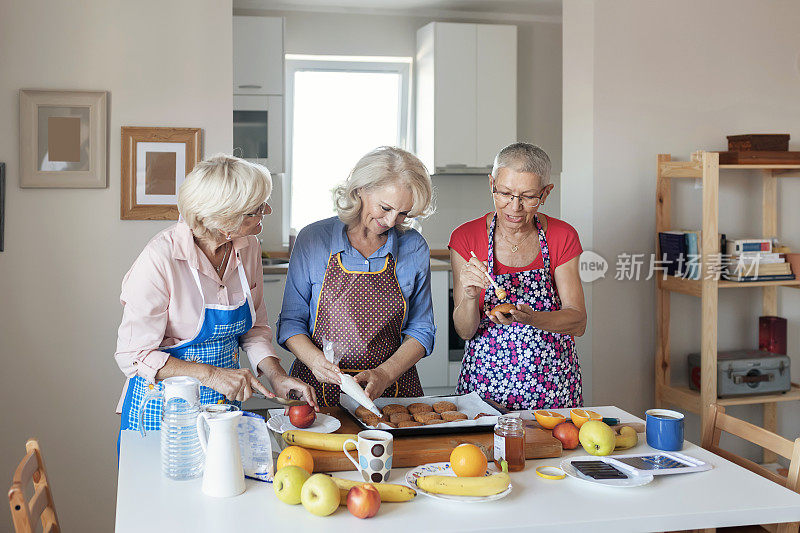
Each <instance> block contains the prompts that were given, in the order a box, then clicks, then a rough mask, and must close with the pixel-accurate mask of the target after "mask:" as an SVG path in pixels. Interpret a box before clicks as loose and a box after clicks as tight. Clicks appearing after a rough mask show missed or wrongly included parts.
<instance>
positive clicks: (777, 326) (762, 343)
mask: <svg viewBox="0 0 800 533" xmlns="http://www.w3.org/2000/svg"><path fill="white" fill-rule="evenodd" d="M758 349H759V350H761V351H763V352H772V353H777V354H781V355H786V319H785V318H781V317H779V316H760V317H758Z"/></svg>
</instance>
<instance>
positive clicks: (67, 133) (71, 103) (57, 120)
mask: <svg viewBox="0 0 800 533" xmlns="http://www.w3.org/2000/svg"><path fill="white" fill-rule="evenodd" d="M107 102H108V98H107V93H106V92H105V91H41V90H33V89H22V90H20V92H19V160H20V174H19V176H20V178H19V185H20V187H39V188H80V189H83V188H103V187H106V186H107V183H108V180H107V175H108V171H107V168H108V166H107V157H106V154H107V151H108V136H107V132H108V130H107V127H106V121H107V116H108V114H107Z"/></svg>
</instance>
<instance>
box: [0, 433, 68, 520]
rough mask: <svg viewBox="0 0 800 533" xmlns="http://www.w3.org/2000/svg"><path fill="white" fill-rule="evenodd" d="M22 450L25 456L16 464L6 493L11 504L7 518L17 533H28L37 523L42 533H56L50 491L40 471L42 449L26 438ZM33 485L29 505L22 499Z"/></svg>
mask: <svg viewBox="0 0 800 533" xmlns="http://www.w3.org/2000/svg"><path fill="white" fill-rule="evenodd" d="M25 448H26V449H27V450H28V453H27V454H25V457H24V458H23V459H22V461H20V463H19V466H18V467H17V471H16V472H14V479H13V481H12V483H11V489H10V490H9V491H8V501H9V504H10V505H11V518H12V519H13V521H14V528H15V529H16V531H17V533H32V532H33V531H34V530H35V527H34V524H36V522H39V521H41V524H42V531H43V533H59V532H60V531H61V527H60V526H59V524H58V516H57V515H56V507H55V504H54V503H53V494H52V493H51V492H50V483H49V482H48V480H47V473H46V472H45V469H44V460H43V459H42V450H41V448H40V447H39V442H38V441H37V440H36V439H30V440H29V441H28V442H27V443H26V444H25ZM31 482H33V489H34V491H33V497H32V498H31V500H30V502H28V500H27V499H26V498H25V489H26V488H27V487H28V486H29V485H30V483H31Z"/></svg>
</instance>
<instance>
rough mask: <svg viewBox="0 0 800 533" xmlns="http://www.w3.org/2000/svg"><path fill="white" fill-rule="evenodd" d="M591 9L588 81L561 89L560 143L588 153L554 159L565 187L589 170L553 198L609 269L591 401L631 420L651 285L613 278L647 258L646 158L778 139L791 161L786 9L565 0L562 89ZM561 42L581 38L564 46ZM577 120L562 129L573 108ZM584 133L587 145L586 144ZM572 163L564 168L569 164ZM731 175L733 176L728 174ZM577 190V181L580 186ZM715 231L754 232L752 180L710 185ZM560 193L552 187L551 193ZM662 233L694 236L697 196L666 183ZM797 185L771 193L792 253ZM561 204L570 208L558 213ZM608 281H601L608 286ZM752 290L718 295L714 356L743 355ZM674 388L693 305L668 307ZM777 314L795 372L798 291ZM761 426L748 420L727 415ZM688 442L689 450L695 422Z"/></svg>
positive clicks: (650, 203)
mask: <svg viewBox="0 0 800 533" xmlns="http://www.w3.org/2000/svg"><path fill="white" fill-rule="evenodd" d="M587 9H588V10H593V11H594V17H593V19H594V22H593V28H592V32H593V47H592V48H591V49H588V50H586V51H585V53H586V54H588V55H590V57H591V65H592V66H593V76H592V80H591V85H590V86H589V87H588V90H590V91H591V95H590V96H588V97H587V95H585V94H580V93H579V92H577V91H568V90H566V89H565V91H564V109H565V126H564V142H565V145H566V144H567V142H568V141H569V140H574V139H584V141H583V142H585V143H586V146H590V147H591V150H592V152H591V153H583V154H572V153H570V152H568V151H567V150H566V149H565V156H564V169H565V180H566V179H568V178H571V176H569V175H568V174H569V170H570V169H571V168H573V163H576V164H582V163H583V162H585V161H592V160H593V162H592V176H591V182H587V185H588V186H591V187H593V189H594V195H593V198H591V199H590V198H587V197H586V196H585V195H576V196H575V197H567V196H564V197H562V205H563V206H564V210H565V212H566V210H567V208H566V205H567V204H568V203H569V204H570V208H569V210H570V211H573V210H577V211H580V210H582V209H586V210H592V211H593V213H594V214H593V224H594V228H593V234H594V243H593V244H594V246H593V249H594V250H595V251H597V252H598V253H600V254H601V255H603V256H604V257H605V258H606V259H607V260H608V261H609V263H610V272H609V274H610V276H607V277H606V279H605V280H603V281H598V282H595V283H594V285H593V287H592V289H593V302H592V304H593V305H592V310H591V314H592V324H593V327H592V358H593V371H592V376H591V379H592V380H593V389H594V403H595V404H597V405H604V404H616V405H619V406H621V407H623V408H625V409H627V410H629V411H632V412H634V413H637V414H640V415H641V414H642V413H643V411H644V410H645V409H646V408H648V407H650V406H652V404H653V392H654V386H653V381H654V377H653V375H654V370H653V360H654V353H655V326H656V325H655V289H654V282H653V281H638V282H635V281H615V280H614V279H613V277H614V273H615V272H614V268H615V264H616V257H617V255H618V254H619V253H621V252H643V253H648V254H649V253H652V252H654V232H655V209H654V206H655V167H656V154H658V153H672V154H673V158H674V159H683V160H686V159H687V158H688V157H689V155H690V153H691V152H692V151H694V150H697V149H706V150H724V149H725V148H726V146H727V144H726V139H725V136H726V135H731V134H736V133H790V134H791V135H792V142H791V143H790V149H794V150H800V144H798V143H799V142H800V99H798V97H797V95H798V89H800V76H798V70H797V58H798V50H800V33H798V32H797V27H798V24H800V4H798V3H797V2H791V1H788V0H786V1H784V0H776V1H773V2H750V1H747V0H730V1H728V0H726V1H723V0H704V1H700V2H698V1H696V0H674V1H673V2H670V3H669V6H668V8H667V6H665V4H664V2H660V1H657V0H635V1H634V0H604V1H603V2H592V1H591V0H565V2H564V36H565V42H564V49H565V54H564V58H565V63H564V86H565V88H566V87H569V86H572V85H575V84H576V83H580V82H581V80H585V79H586V73H585V71H584V65H585V62H586V59H587V57H586V56H584V57H579V56H572V55H568V53H567V50H568V49H569V48H570V46H571V44H570V43H568V42H567V39H568V38H571V37H572V36H573V35H574V34H573V31H574V30H575V28H576V27H577V28H581V27H582V25H583V24H585V13H586V10H587ZM574 38H575V39H578V40H581V39H584V37H583V36H581V35H575V36H574ZM587 100H590V101H591V106H590V108H583V107H582V109H583V111H582V112H583V113H584V114H585V118H586V120H585V121H584V122H580V121H578V120H569V121H568V120H567V119H566V118H567V114H566V113H567V112H566V110H568V109H570V108H572V107H573V105H575V106H584V105H585V104H586V102H587ZM586 136H589V139H590V140H589V141H586V140H585V139H586V138H587V137H586ZM573 158H574V159H573ZM737 172H740V171H737ZM581 178H582V179H585V178H586V176H582V177H581ZM720 183H721V186H720V231H721V232H724V233H726V234H727V235H728V236H729V237H731V236H740V237H744V236H750V235H755V236H758V235H760V231H761V212H760V211H761V207H760V206H761V202H760V198H761V188H760V179H759V178H758V176H757V175H755V174H747V173H736V174H731V172H730V171H728V172H725V173H724V174H723V177H722V178H721V180H720ZM565 190H566V189H565ZM673 198H674V199H673V202H672V203H673V222H674V223H675V226H676V229H678V228H699V227H700V191H699V190H695V189H694V188H693V184H692V183H691V182H688V183H681V184H678V185H677V186H675V185H674V186H673ZM797 201H800V182H799V181H798V180H789V179H787V180H782V181H781V182H780V185H779V203H780V208H781V215H780V219H779V223H778V228H779V235H780V236H781V237H783V239H784V240H785V241H786V242H787V243H788V244H790V245H792V246H793V247H794V248H798V247H800V233H798V231H797V228H798V225H799V224H798V223H799V222H800V213H798V211H797V209H796V208H795V207H794V206H795V205H796V203H797ZM572 204H575V205H572ZM609 278H610V279H609ZM760 297H761V295H760V291H759V290H758V289H746V290H729V291H721V293H720V320H719V339H720V341H719V342H720V344H719V348H720V349H731V348H737V347H751V348H753V347H757V342H758V338H757V335H758V331H757V323H758V315H759V314H760V309H761V305H760ZM672 302H673V303H672V332H673V335H672V337H671V339H672V359H673V361H674V362H675V369H674V371H673V376H674V379H675V380H678V379H685V377H684V376H685V357H686V354H687V353H689V352H692V351H698V347H699V342H700V328H699V321H700V306H699V301H698V300H697V299H695V298H691V297H688V296H682V295H675V296H673V297H672ZM779 314H780V315H781V316H784V317H786V318H788V319H789V330H790V335H789V351H790V355H791V356H792V360H793V364H794V367H795V370H794V371H793V374H794V376H795V381H796V380H797V376H798V375H800V369H799V368H798V367H800V357H798V354H800V336H799V335H798V328H797V325H798V321H799V320H800V292H799V291H795V290H791V289H781V292H779ZM779 406H780V407H779V411H778V412H779V427H780V431H781V433H782V434H784V435H786V436H788V437H791V438H794V437H796V436H797V435H798V433H800V417H798V416H797V412H798V404H797V403H796V402H791V403H786V404H779ZM731 412H732V413H733V414H734V415H735V416H742V417H746V418H749V419H751V420H752V421H754V422H755V423H761V416H760V414H759V413H760V409H756V408H754V407H744V408H737V409H731ZM690 422H691V424H690V425H691V429H692V431H690V432H689V434H688V436H689V438H691V439H694V440H695V441H696V440H697V439H698V438H699V434H698V433H697V426H698V424H697V418H696V417H692V420H691V421H690Z"/></svg>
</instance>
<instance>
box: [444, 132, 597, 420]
mask: <svg viewBox="0 0 800 533" xmlns="http://www.w3.org/2000/svg"><path fill="white" fill-rule="evenodd" d="M489 187H490V190H491V192H492V197H493V199H494V206H495V211H494V212H491V213H488V214H486V215H485V216H482V217H480V218H478V219H476V220H473V221H470V222H467V223H465V224H462V225H461V226H459V227H458V228H456V230H455V231H454V232H453V234H452V235H451V237H450V244H449V248H450V259H451V262H452V266H453V287H454V291H453V293H454V294H453V298H454V303H455V311H454V312H453V320H454V322H455V327H456V331H457V332H458V334H459V336H461V338H463V339H465V340H466V341H467V343H466V348H465V351H464V359H463V361H462V365H461V373H460V375H459V378H458V386H457V388H456V392H457V393H458V394H464V393H467V392H471V391H477V392H478V394H479V395H480V396H481V397H483V398H488V399H492V400H494V401H496V402H498V403H500V404H502V405H505V406H506V407H508V408H509V409H531V408H533V409H541V408H558V407H577V406H580V405H582V404H583V397H582V386H581V372H580V366H579V364H578V357H577V354H576V353H575V341H574V339H573V335H577V336H580V335H583V332H584V330H585V329H586V308H585V305H584V300H583V288H582V287H581V281H580V277H579V275H578V260H579V256H580V254H581V252H582V249H581V245H580V241H579V239H578V234H577V233H576V232H575V230H574V229H573V228H572V226H570V225H569V224H567V223H566V222H563V221H561V220H558V219H556V218H553V217H550V216H545V215H544V214H540V213H538V210H539V206H540V205H542V204H543V203H544V201H545V200H546V199H547V196H548V195H549V194H550V192H551V191H552V190H553V185H552V184H550V158H549V157H548V156H547V154H546V153H545V152H544V151H543V150H542V149H541V148H539V147H538V146H534V145H531V144H527V143H514V144H512V145H509V146H507V147H505V148H503V149H502V150H501V151H500V153H499V154H497V157H495V160H494V166H493V168H492V173H491V174H490V175H489ZM473 254H474V257H473ZM487 272H488V273H489V275H490V276H491V277H492V278H493V279H494V280H495V282H496V283H497V285H498V286H499V287H502V288H503V289H504V290H505V292H506V294H505V295H503V294H502V291H495V290H494V288H492V287H491V285H490V283H489V280H488V279H487V276H486V274H487ZM487 289H488V290H487ZM496 292H501V294H500V296H504V299H502V300H501V299H500V298H498V295H497V294H496ZM503 302H508V303H511V304H513V305H514V308H513V309H512V310H511V311H510V313H509V314H503V313H498V312H494V313H493V312H492V310H493V308H494V307H495V306H496V305H498V304H500V303H503Z"/></svg>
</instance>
